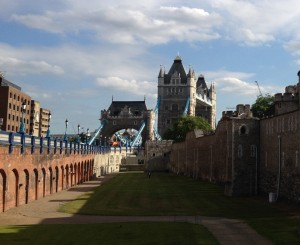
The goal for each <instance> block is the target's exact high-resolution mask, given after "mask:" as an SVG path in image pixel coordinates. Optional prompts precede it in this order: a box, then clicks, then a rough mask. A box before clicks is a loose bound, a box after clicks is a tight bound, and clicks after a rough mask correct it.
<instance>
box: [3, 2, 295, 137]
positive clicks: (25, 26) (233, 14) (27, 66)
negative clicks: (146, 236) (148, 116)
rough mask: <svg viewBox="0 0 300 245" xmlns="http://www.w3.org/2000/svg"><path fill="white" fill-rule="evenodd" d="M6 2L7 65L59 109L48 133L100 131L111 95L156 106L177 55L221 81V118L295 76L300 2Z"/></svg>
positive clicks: (17, 79)
mask: <svg viewBox="0 0 300 245" xmlns="http://www.w3.org/2000/svg"><path fill="white" fill-rule="evenodd" d="M1 2H2V3H1V8H0V51H1V52H0V71H3V72H4V73H5V76H6V79H8V80H10V81H12V82H14V83H16V84H17V85H19V86H21V87H22V90H23V91H24V92H25V93H28V94H29V95H30V96H31V97H32V98H33V99H35V100H38V101H40V103H41V106H42V107H44V108H48V109H50V110H51V112H52V120H51V132H53V133H63V132H64V127H65V126H64V121H65V119H66V118H68V120H69V123H70V124H69V128H68V133H76V132H77V124H80V125H82V127H84V128H85V130H86V129H87V128H90V130H91V131H92V130H94V129H96V128H98V126H99V118H100V112H101V110H103V109H107V108H108V106H109V105H110V103H111V100H112V96H113V97H114V100H143V99H144V96H145V97H146V104H147V107H148V108H149V109H154V107H155V104H156V96H157V94H156V93H157V76H158V72H159V69H160V65H164V66H165V68H166V69H167V71H168V70H169V68H170V67H171V65H172V63H173V60H174V58H175V57H176V55H177V54H178V53H179V55H180V56H181V58H182V60H183V64H184V66H185V68H186V71H187V69H188V67H189V65H192V66H193V68H194V70H195V72H196V74H197V75H200V74H203V75H204V77H205V79H206V81H207V83H208V84H210V83H211V82H214V83H215V84H216V89H217V118H218V119H220V116H221V114H222V111H224V110H227V109H226V108H228V107H235V106H236V105H237V104H252V103H254V101H255V99H256V97H257V96H258V94H259V92H258V88H257V86H256V84H255V81H258V83H259V85H260V88H261V91H262V93H263V94H265V93H270V94H274V93H278V92H283V91H284V88H285V86H288V85H293V84H296V83H297V82H298V77H297V72H298V70H299V69H300V32H299V25H300V24H299V23H300V5H299V3H298V1H296V0H286V1H282V0H272V1H269V0H249V1H243V0H199V1H181V0H173V1H169V0H160V1H157V0H152V1H151V2H150V3H149V1H133V0H122V1H121V0H118V1H116V0H110V1H99V0H97V1H96V0H89V1H88V3H86V2H85V1H79V0H64V1H61V0H52V1H47V0H40V1H38V2H37V1H33V0H26V1H19V0H10V1H3V0H2V1H1Z"/></svg>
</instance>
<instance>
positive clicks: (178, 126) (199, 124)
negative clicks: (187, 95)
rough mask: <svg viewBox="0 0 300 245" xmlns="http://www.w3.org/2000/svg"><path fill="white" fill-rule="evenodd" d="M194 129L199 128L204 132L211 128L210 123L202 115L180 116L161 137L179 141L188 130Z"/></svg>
mask: <svg viewBox="0 0 300 245" xmlns="http://www.w3.org/2000/svg"><path fill="white" fill-rule="evenodd" d="M194 129H201V130H203V131H204V132H209V131H211V130H212V128H211V126H210V124H209V123H208V122H207V121H206V120H205V119H204V118H202V117H195V116H189V115H185V116H180V118H179V120H178V122H177V123H175V125H174V127H173V128H172V129H171V128H169V129H168V130H167V131H166V133H165V134H164V136H163V138H164V139H168V140H174V141H175V142H180V141H183V140H184V139H185V136H186V134H187V133H188V132H190V131H193V130H194Z"/></svg>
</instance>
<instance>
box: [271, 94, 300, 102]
mask: <svg viewBox="0 0 300 245" xmlns="http://www.w3.org/2000/svg"><path fill="white" fill-rule="evenodd" d="M298 100H299V95H298V93H283V94H282V93H277V94H275V96H274V101H275V102H291V101H293V102H298Z"/></svg>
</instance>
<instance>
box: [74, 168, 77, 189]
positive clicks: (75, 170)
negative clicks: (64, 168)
mask: <svg viewBox="0 0 300 245" xmlns="http://www.w3.org/2000/svg"><path fill="white" fill-rule="evenodd" d="M74 185H77V164H76V163H74Z"/></svg>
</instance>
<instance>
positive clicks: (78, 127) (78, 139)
mask: <svg viewBox="0 0 300 245" xmlns="http://www.w3.org/2000/svg"><path fill="white" fill-rule="evenodd" d="M77 129H78V138H77V142H78V143H80V137H79V130H80V125H79V124H78V126H77Z"/></svg>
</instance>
